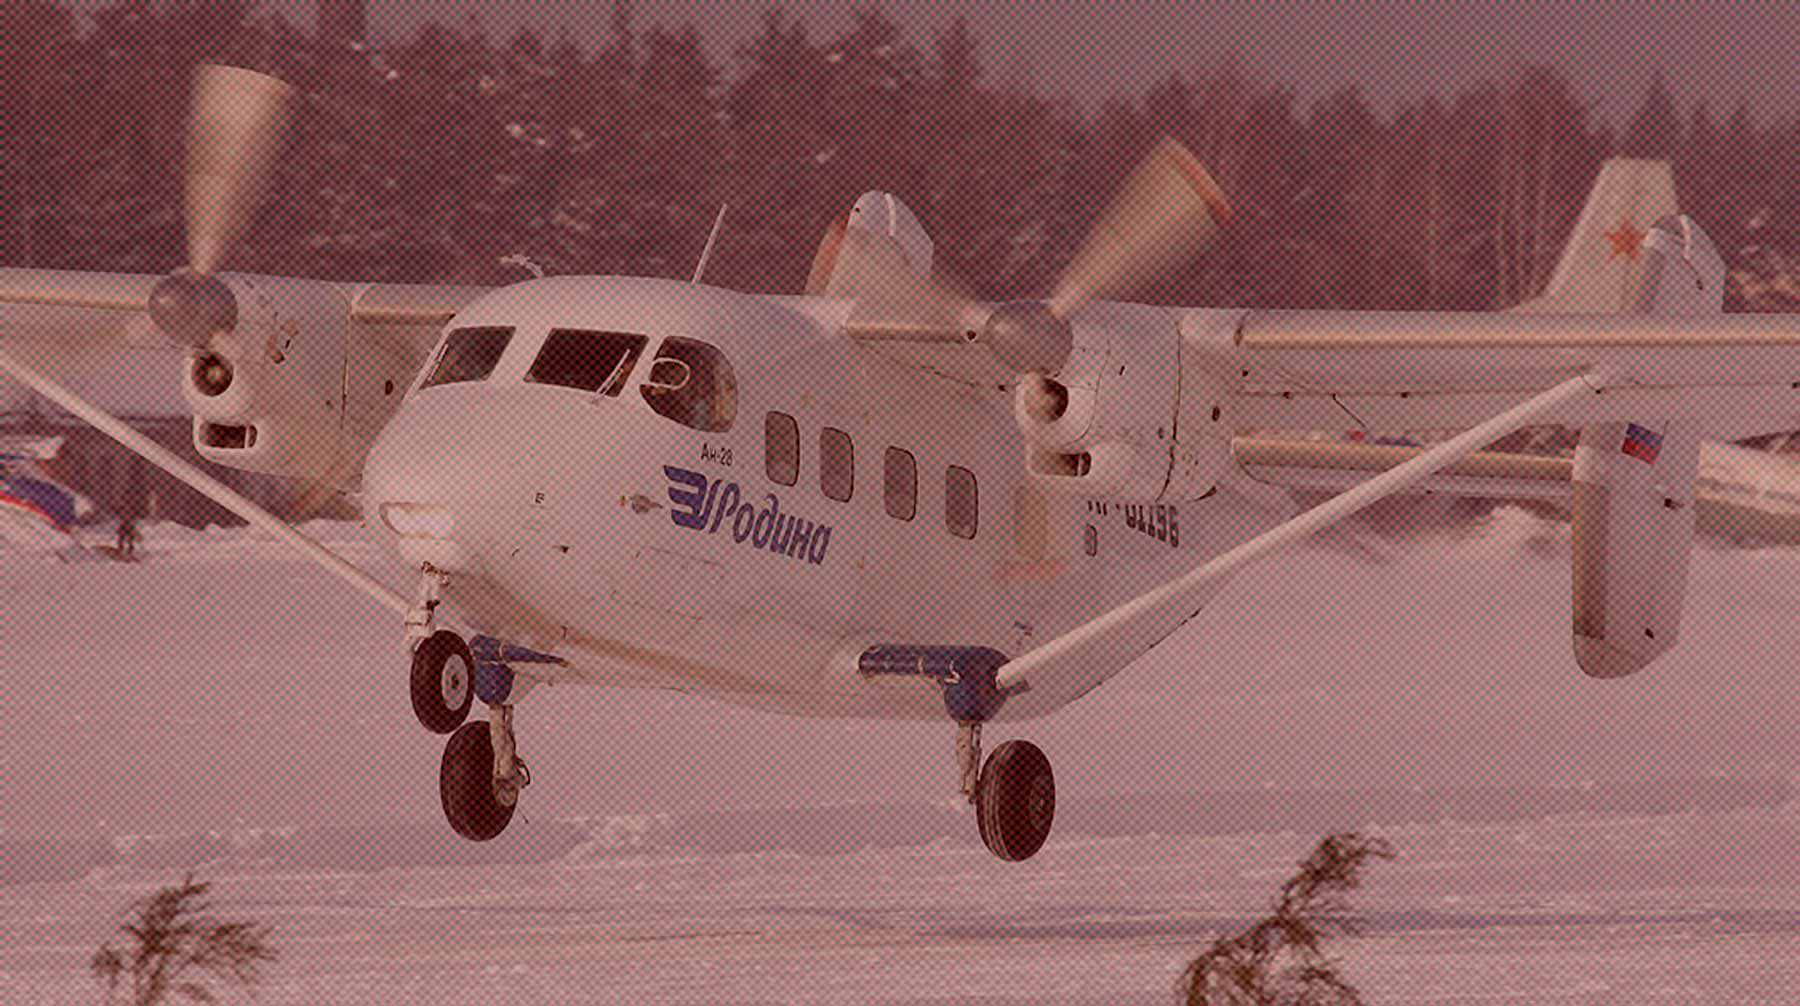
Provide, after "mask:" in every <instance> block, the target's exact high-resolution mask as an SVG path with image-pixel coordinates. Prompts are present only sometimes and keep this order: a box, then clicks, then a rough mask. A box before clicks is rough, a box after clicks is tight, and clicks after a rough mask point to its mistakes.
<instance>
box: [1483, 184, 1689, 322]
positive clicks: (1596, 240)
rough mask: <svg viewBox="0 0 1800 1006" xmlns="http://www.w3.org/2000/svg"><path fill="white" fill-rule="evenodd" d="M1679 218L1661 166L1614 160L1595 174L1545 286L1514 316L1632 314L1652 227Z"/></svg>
mask: <svg viewBox="0 0 1800 1006" xmlns="http://www.w3.org/2000/svg"><path fill="white" fill-rule="evenodd" d="M1679 212H1680V207H1679V205H1678V204H1677V203H1676V201H1675V175H1674V172H1673V171H1672V170H1671V169H1670V167H1669V163H1668V162H1667V161H1644V160H1629V159H1624V158H1615V159H1613V160H1610V161H1607V162H1606V163H1605V164H1604V165H1602V166H1601V168H1600V176H1599V177H1598V178H1597V179H1596V180H1595V182H1594V188H1593V190H1592V191H1590V192H1589V193H1588V199H1587V205H1586V206H1584V207H1583V208H1582V210H1581V216H1580V218H1578V219H1577V220H1576V221H1575V229H1574V231H1573V232H1571V234H1570V236H1569V241H1568V244H1566V245H1565V246H1564V247H1563V253H1562V258H1561V259H1560V260H1559V261H1558V262H1557V264H1556V271H1555V272H1554V273H1552V274H1551V276H1550V282H1549V284H1547V285H1546V286H1545V287H1544V292H1543V294H1542V295H1541V296H1540V297H1538V298H1537V299H1536V300H1532V301H1528V302H1526V303H1524V304H1521V305H1520V306H1519V307H1518V308H1517V310H1520V311H1528V312H1534V313H1557V314H1623V313H1631V312H1633V311H1634V310H1635V309H1636V306H1637V305H1636V303H1635V302H1636V301H1637V300H1638V299H1639V298H1638V295H1637V290H1638V288H1639V286H1640V285H1641V284H1642V282H1643V278H1644V274H1645V271H1646V268H1647V266H1648V257H1647V255H1646V254H1645V253H1646V246H1645V242H1646V240H1647V239H1648V237H1649V235H1650V232H1651V229H1652V228H1653V227H1654V225H1655V224H1656V222H1657V221H1659V220H1662V219H1663V218H1665V217H1671V216H1674V215H1676V214H1677V213H1679Z"/></svg>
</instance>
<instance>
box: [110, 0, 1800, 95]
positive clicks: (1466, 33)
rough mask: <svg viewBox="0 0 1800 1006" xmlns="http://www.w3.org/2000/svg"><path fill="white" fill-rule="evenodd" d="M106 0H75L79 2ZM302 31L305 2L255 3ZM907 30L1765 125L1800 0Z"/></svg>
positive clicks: (1093, 20) (715, 40) (720, 29)
mask: <svg viewBox="0 0 1800 1006" xmlns="http://www.w3.org/2000/svg"><path fill="white" fill-rule="evenodd" d="M101 2H102V0H80V5H81V6H84V7H90V8H91V7H93V6H97V5H99V4H100V3H101ZM261 2H264V3H269V4H274V5H277V6H280V7H281V8H282V9H284V10H286V11H288V12H289V13H290V15H292V16H294V17H295V18H296V19H297V20H303V21H306V22H308V23H310V14H311V11H312V9H313V6H314V0H261ZM632 3H633V5H634V7H635V10H636V18H637V23H638V24H640V25H648V24H656V23H662V24H667V25H679V24H683V23H687V22H692V23H694V24H695V25H697V26H698V27H700V28H701V30H702V31H703V32H704V33H705V34H706V36H707V37H708V39H709V42H710V43H711V45H712V46H713V50H714V52H715V53H717V54H729V53H730V52H731V51H732V50H733V49H735V47H736V46H737V45H738V44H740V43H741V42H742V41H743V40H744V39H745V38H746V37H747V36H749V35H750V34H752V33H754V32H755V30H756V28H757V25H758V22H759V19H760V16H761V13H760V12H761V11H762V10H763V9H764V8H765V7H766V6H768V4H765V3H763V2H760V0H759V2H755V3H742V4H733V3H718V4H714V3H705V2H699V0H632ZM779 6H780V7H781V8H782V9H783V10H786V11H788V12H790V13H793V14H796V15H799V16H800V17H801V18H802V19H803V20H804V21H805V22H806V23H807V24H808V25H809V26H811V28H812V33H813V37H814V38H820V39H823V38H829V37H830V36H831V35H833V34H835V33H836V32H838V31H840V30H842V29H843V28H844V27H845V26H846V25H848V24H849V23H850V17H851V15H850V13H849V12H850V11H852V10H854V9H855V8H856V7H857V6H861V4H858V3H855V2H845V0H779ZM880 6H882V7H883V9H885V10H886V11H887V13H888V16H890V17H891V18H893V19H894V20H895V21H897V22H899V23H900V24H902V25H903V26H904V27H905V28H906V29H907V32H908V35H909V37H910V38H912V39H913V40H915V41H917V42H921V43H928V42H929V40H930V38H931V36H932V34H933V33H934V32H936V31H939V30H942V28H943V27H944V26H945V25H946V24H948V22H949V20H950V19H951V18H953V17H955V16H957V15H961V16H963V17H965V18H966V19H967V20H968V21H969V23H970V25H971V26H972V27H973V28H974V30H975V33H976V35H977V37H978V38H979V39H980V40H981V42H982V51H983V53H984V55H985V58H986V62H987V67H988V70H989V73H990V74H991V75H992V76H994V77H996V78H998V79H1002V80H1004V79H1008V78H1010V77H1011V76H1012V75H1014V74H1017V73H1021V72H1028V73H1029V74H1030V75H1031V77H1032V78H1033V79H1034V80H1036V81H1037V82H1038V83H1039V85H1040V86H1041V87H1042V88H1043V89H1044V90H1045V91H1047V92H1050V93H1069V94H1075V95H1079V96H1098V95H1104V94H1108V93H1115V92H1138V91H1141V89H1142V88H1143V87H1144V86H1145V85H1146V84H1148V83H1150V82H1153V81H1155V80H1157V79H1159V78H1161V77H1164V76H1167V75H1168V74H1170V73H1172V72H1176V71H1190V72H1191V71H1196V70H1204V69H1206V68H1209V67H1213V66H1217V65H1219V63H1220V61H1221V60H1223V59H1225V58H1227V57H1228V56H1230V55H1231V54H1241V55H1242V56H1243V58H1244V60H1245V62H1246V63H1248V65H1250V66H1251V67H1253V68H1255V69H1257V70H1260V71H1261V72H1263V73H1264V74H1266V75H1267V76H1268V77H1269V78H1271V79H1273V80H1276V81H1281V82H1286V83H1289V84H1292V85H1293V86H1294V87H1296V88H1297V89H1298V90H1299V92H1300V94H1301V96H1302V98H1303V99H1305V100H1310V99H1312V98H1316V97H1319V96H1321V95H1322V94H1325V93H1328V92H1329V91H1331V90H1333V89H1335V88H1336V87H1339V86H1342V85H1344V84H1349V83H1355V84H1359V85H1361V86H1362V87H1363V88H1364V89H1365V91H1366V92H1367V93H1368V94H1369V95H1370V96H1371V97H1372V98H1374V99H1376V100H1377V102H1379V103H1382V104H1383V105H1386V104H1388V103H1391V102H1392V101H1394V100H1397V99H1405V98H1408V97H1413V96H1418V95H1423V94H1431V93H1445V92H1449V91H1455V90H1457V89H1460V88H1462V87H1464V86H1466V85H1468V84H1469V83H1471V82H1473V81H1477V80H1481V79H1485V78H1492V77H1494V76H1496V75H1497V74H1499V73H1502V72H1504V70H1505V69H1506V68H1507V67H1509V66H1512V65H1515V64H1517V63H1520V62H1527V61H1534V62H1543V63H1548V64H1551V65H1555V66H1559V67H1562V68H1563V69H1565V70H1566V71H1567V72H1568V73H1569V74H1570V75H1571V76H1572V77H1573V78H1574V79H1575V81H1576V83H1577V85H1578V87H1579V89H1580V93H1582V94H1583V95H1586V96H1588V97H1589V98H1590V99H1591V100H1593V101H1594V103H1595V106H1596V111H1597V112H1598V113H1599V114H1600V115H1601V116H1603V117H1604V118H1607V119H1611V120H1617V119H1620V118H1622V117H1624V116H1628V115H1629V114H1630V111H1631V110H1632V109H1633V108H1634V107H1636V105H1637V102H1638V100H1639V99H1640V98H1641V96H1642V95H1643V93H1644V90H1645V88H1646V87H1647V86H1648V85H1649V82H1650V79H1651V76H1652V74H1653V73H1654V72H1655V71H1656V70H1657V69H1659V68H1660V69H1661V70H1662V71H1663V72H1664V73H1665V75H1666V76H1667V78H1668V80H1669V82H1670V84H1671V87H1672V89H1673V90H1674V91H1675V92H1676V94H1677V97H1678V98H1679V99H1680V100H1681V101H1682V103H1683V104H1684V105H1688V104H1691V103H1693V102H1694V101H1697V100H1701V99H1704V100H1706V101H1708V102H1709V103H1710V104H1711V105H1712V107H1713V109H1714V111H1715V113H1716V114H1718V115H1720V116H1723V115H1725V114H1727V113H1729V111H1730V110H1731V109H1732V108H1733V107H1734V106H1735V105H1737V104H1738V103H1739V102H1740V101H1742V102H1744V103H1745V104H1746V105H1747V106H1748V107H1749V108H1750V110H1751V112H1752V113H1753V115H1754V116H1755V117H1756V118H1757V119H1758V120H1759V121H1765V122H1766V121H1771V120H1776V121H1779V120H1783V119H1786V118H1788V117H1791V116H1793V115H1794V114H1795V112H1796V110H1797V109H1800V98H1797V97H1796V94H1795V92H1796V87H1795V82H1796V80H1800V74H1797V73H1796V69H1800V55H1796V53H1795V51H1794V44H1795V41H1796V39H1800V3H1795V2H1794V0H1727V2H1724V3H1716V4H1715V3H1702V2H1699V0H1560V2H1545V3H1540V2H1514V3H1501V2H1492V0H1485V2H1484V0H1384V2H1373V0H1364V2H1360V3H1351V2H1327V0H1260V2H1257V0H1238V2H1228V3H1197V2H1187V3H1179V2H1176V3H1171V2H1161V3H1158V2H1146V3H1137V4H1126V5H1121V7H1120V9H1119V10H1118V11H1116V12H1115V11H1114V10H1111V9H1108V5H1105V4H1101V3H1096V2H1094V0H1038V2H1034V3H1010V4H1008V3H977V2H973V0H908V2H905V3H892V2H890V3H886V4H882V5H880ZM369 9H370V17H371V22H372V23H373V25H374V28H375V30H376V31H377V32H378V33H379V34H382V35H386V36H387V37H390V38H392V37H401V38H404V37H407V36H409V35H410V34H411V32H412V30H413V29H414V28H415V27H416V26H417V25H418V24H419V23H420V22H421V21H423V20H426V19H428V18H437V19H439V20H444V21H451V22H455V21H459V20H461V19H463V18H464V17H466V16H467V15H468V14H470V13H478V14H479V15H480V17H481V18H482V20H483V21H484V23H486V24H487V25H488V27H489V29H490V30H491V31H492V32H493V33H494V34H497V35H506V34H510V33H511V32H512V31H513V30H515V29H516V28H517V27H518V26H519V25H521V24H525V23H532V24H536V25H539V26H541V27H543V28H545V29H547V30H549V31H551V32H554V30H555V29H556V28H557V27H559V26H563V25H567V26H569V27H570V28H571V29H573V30H574V31H575V32H576V33H577V34H578V35H584V34H588V33H599V32H603V31H604V30H605V28H606V25H607V22H608V19H609V17H610V11H611V9H612V2H611V0H506V2H500V0H435V2H429V3H428V2H423V0H369Z"/></svg>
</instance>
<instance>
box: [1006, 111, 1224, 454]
mask: <svg viewBox="0 0 1800 1006" xmlns="http://www.w3.org/2000/svg"><path fill="white" fill-rule="evenodd" d="M1230 219H1231V207H1230V204H1228V203H1227V202H1226V201H1225V195H1224V193H1223V192H1221V191H1220V190H1219V185H1218V183H1217V182H1215V181H1213V177H1212V175H1211V173H1209V172H1208V171H1207V170H1206V168H1205V166H1203V165H1202V164H1201V163H1200V161H1199V160H1198V159H1197V158H1195V157H1194V155H1193V154H1192V153H1190V152H1189V151H1188V149H1187V148H1186V147H1184V146H1182V145H1181V144H1180V143H1178V142H1177V141H1175V140H1174V139H1172V138H1170V137H1167V136H1164V137H1163V138H1161V139H1160V140H1158V141H1157V143H1156V146H1155V147H1153V148H1152V149H1151V151H1150V153H1149V154H1148V155H1147V156H1146V157H1145V158H1144V160H1143V161H1141V162H1140V163H1139V164H1138V166H1137V168H1136V169H1135V170H1134V171H1133V172H1132V173H1131V175H1130V176H1129V177H1127V178H1126V180H1125V183H1124V184H1123V185H1122V186H1120V188H1119V191H1118V192H1117V193H1116V194H1114V196H1113V199H1112V202H1111V203H1110V204H1109V205H1108V206H1107V208H1106V210H1105V212H1103V213H1102V214H1101V215H1100V217H1099V219H1098V220H1097V221H1096V222H1095V224H1094V226H1093V229H1092V230H1090V231H1089V232H1088V235H1087V238H1086V240H1084V241H1083V242H1082V245H1081V248H1080V250H1078V251H1077V252H1076V254H1075V257H1074V258H1073V259H1071V260H1070V262H1069V265H1068V267H1067V268H1066V269H1064V271H1063V274H1062V276H1061V278H1060V279H1058V280H1057V283H1056V289H1055V292H1054V293H1052V294H1051V295H1050V299H1049V300H1048V301H1044V302H1041V303H1039V302H1030V301H1027V302H1023V303H1016V304H1002V305H1000V306H999V307H998V308H996V309H995V311H994V313H993V315H992V316H991V317H990V319H989V322H988V326H987V332H986V342H987V343H988V345H989V346H990V348H991V349H992V351H993V352H994V354H995V355H996V356H998V357H999V358H1000V359H1001V360H1002V361H1004V362H1006V363H1007V364H1009V365H1011V366H1012V367H1014V369H1016V370H1018V371H1019V372H1020V378H1019V390H1018V393H1019V403H1020V407H1021V408H1022V409H1023V410H1024V412H1025V413H1026V414H1027V415H1029V416H1031V417H1032V418H1033V419H1036V420H1037V421H1039V422H1043V423H1050V422H1055V421H1056V420H1057V419H1059V418H1061V417H1062V414H1063V412H1064V411H1065V410H1066V409H1067V408H1068V405H1069V391H1068V389H1067V388H1066V387H1064V386H1063V385H1062V384H1061V383H1059V382H1058V381H1057V380H1056V379H1055V378H1053V377H1051V376H1050V375H1051V374H1054V373H1056V372H1057V371H1059V370H1061V369H1062V368H1063V366H1064V365H1065V364H1066V363H1067V362H1068V359H1069V353H1070V352H1071V351H1072V350H1073V348H1074V341H1075V338H1074V332H1073V330H1072V329H1071V328H1070V325H1069V319H1070V318H1072V317H1074V316H1075V315H1076V314H1078V313H1079V312H1080V311H1081V309H1082V308H1084V307H1086V306H1087V305H1088V304H1089V303H1091V302H1092V301H1095V300H1098V299H1102V298H1123V297H1126V296H1129V295H1130V294H1131V293H1132V292H1134V291H1136V290H1141V289H1143V288H1144V287H1146V286H1149V285H1150V284H1152V283H1154V282H1156V281H1157V280H1158V279H1161V278H1162V277H1163V276H1165V275H1167V274H1168V273H1169V272H1170V271H1171V270H1173V269H1174V268H1176V267H1177V266H1179V265H1181V264H1182V263H1183V262H1186V261H1188V260H1189V259H1190V258H1192V257H1193V256H1194V255H1195V254H1197V253H1198V252H1199V251H1200V249H1201V248H1203V247H1204V246H1205V245H1207V244H1208V243H1210V242H1211V241H1212V240H1213V239H1214V238H1215V237H1217V236H1218V234H1219V231H1220V230H1221V228H1222V227H1223V226H1224V224H1225V223H1226V222H1227V221H1229V220H1230Z"/></svg>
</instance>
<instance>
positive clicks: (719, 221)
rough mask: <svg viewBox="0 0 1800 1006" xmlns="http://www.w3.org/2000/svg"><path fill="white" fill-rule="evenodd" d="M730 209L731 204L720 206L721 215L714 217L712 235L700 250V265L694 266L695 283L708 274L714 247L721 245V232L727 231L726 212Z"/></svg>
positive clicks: (708, 236) (721, 204) (709, 235)
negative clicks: (707, 264) (707, 267)
mask: <svg viewBox="0 0 1800 1006" xmlns="http://www.w3.org/2000/svg"><path fill="white" fill-rule="evenodd" d="M730 208H731V204H730V203H720V204H719V215H718V216H716V217H713V225H712V233H711V234H708V235H707V236H706V247H705V248H702V249H701V250H700V263H699V264H698V265H696V266H694V282H695V283H698V282H700V277H701V276H703V275H705V274H706V263H708V262H710V261H712V253H713V246H714V245H716V244H718V243H719V232H720V231H721V230H724V229H725V211H726V210H727V209H730Z"/></svg>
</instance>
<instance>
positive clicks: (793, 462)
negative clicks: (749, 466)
mask: <svg viewBox="0 0 1800 1006" xmlns="http://www.w3.org/2000/svg"><path fill="white" fill-rule="evenodd" d="M763 471H764V472H766V473H767V474H768V476H769V481H771V482H778V483H780V484H782V485H784V486H791V485H793V484H794V483H796V482H798V481H800V425H799V424H798V423H796V422H794V417H793V416H790V415H788V414H786V413H784V412H771V413H769V414H768V416H766V417H765V418H764V419H763Z"/></svg>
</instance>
